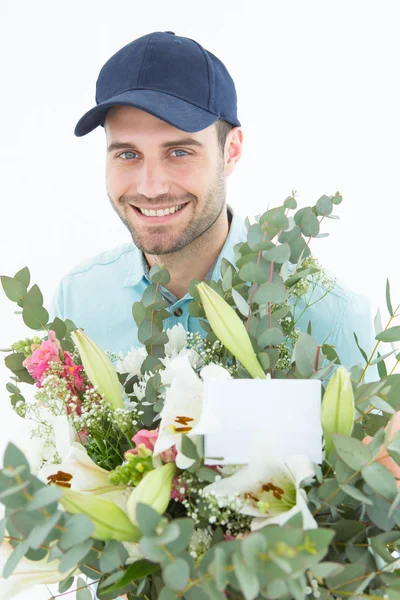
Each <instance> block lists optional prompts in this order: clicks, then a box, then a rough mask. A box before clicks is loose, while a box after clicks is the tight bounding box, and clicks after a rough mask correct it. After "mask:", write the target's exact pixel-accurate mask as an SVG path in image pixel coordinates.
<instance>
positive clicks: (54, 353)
mask: <svg viewBox="0 0 400 600" xmlns="http://www.w3.org/2000/svg"><path fill="white" fill-rule="evenodd" d="M48 338H49V339H48V340H45V341H44V342H42V343H41V344H40V346H39V347H38V348H36V350H34V351H33V352H32V356H31V357H29V358H26V359H25V360H24V362H23V363H22V364H23V366H24V367H25V368H26V369H27V370H28V373H29V375H31V376H32V377H33V379H35V380H36V381H38V382H40V383H41V382H42V380H43V378H44V376H45V374H46V371H47V370H48V368H49V366H50V363H51V362H57V363H59V362H61V359H60V352H62V349H61V344H60V342H59V341H58V340H57V338H56V334H55V332H54V331H52V330H51V329H50V331H49V334H48Z"/></svg>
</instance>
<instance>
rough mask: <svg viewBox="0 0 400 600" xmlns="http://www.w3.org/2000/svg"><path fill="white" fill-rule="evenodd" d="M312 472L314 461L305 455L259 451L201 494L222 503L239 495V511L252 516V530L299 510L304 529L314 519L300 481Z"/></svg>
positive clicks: (309, 525)
mask: <svg viewBox="0 0 400 600" xmlns="http://www.w3.org/2000/svg"><path fill="white" fill-rule="evenodd" d="M313 475H314V468H313V465H312V463H311V462H310V460H309V459H308V458H307V457H306V456H300V455H296V456H290V457H287V458H286V459H285V460H284V461H283V460H281V459H279V458H277V457H275V456H273V455H271V454H269V455H266V454H264V453H263V452H261V453H259V455H258V456H257V457H256V458H253V459H251V461H250V463H249V464H248V465H246V466H245V467H242V468H241V469H239V471H237V472H236V473H235V474H234V475H232V476H230V477H226V478H223V479H220V480H219V481H216V482H214V483H212V484H210V485H208V486H206V487H205V488H204V490H203V494H206V495H207V494H211V495H214V496H216V497H217V498H218V500H219V501H220V502H221V503H223V504H224V503H226V504H229V502H230V501H232V499H233V498H234V497H237V496H239V500H240V501H241V502H242V508H241V509H240V510H239V512H240V513H241V514H244V515H249V516H251V517H254V519H253V521H252V523H251V530H252V531H255V530H257V529H261V527H264V526H265V525H272V524H274V523H276V524H278V525H282V524H283V523H285V522H286V521H288V520H289V519H290V518H291V517H292V516H294V515H295V514H297V513H299V512H300V513H301V514H302V516H303V527H304V529H314V528H316V527H317V523H316V521H315V519H314V517H313V516H312V514H311V512H310V511H309V509H308V506H307V497H306V494H305V492H304V490H302V489H301V488H300V484H301V482H302V481H304V479H307V478H309V477H312V476H313Z"/></svg>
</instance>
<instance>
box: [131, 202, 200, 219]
mask: <svg viewBox="0 0 400 600" xmlns="http://www.w3.org/2000/svg"><path fill="white" fill-rule="evenodd" d="M187 204H189V203H188V202H187V203H186V204H178V205H177V206H170V207H168V208H164V209H147V208H138V207H137V206H133V205H132V204H131V205H130V206H131V207H132V209H133V210H134V211H135V213H136V214H137V215H138V216H139V217H140V218H141V219H144V220H145V221H146V222H148V223H152V222H157V223H161V222H162V223H164V222H165V221H170V220H171V219H173V218H176V216H177V213H179V212H182V210H183V209H184V208H185V206H186V205H187Z"/></svg>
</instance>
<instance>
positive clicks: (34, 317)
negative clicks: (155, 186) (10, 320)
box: [22, 304, 49, 331]
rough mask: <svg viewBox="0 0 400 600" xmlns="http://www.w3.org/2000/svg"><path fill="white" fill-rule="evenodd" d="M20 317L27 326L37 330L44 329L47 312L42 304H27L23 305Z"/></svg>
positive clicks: (47, 318) (47, 317) (47, 316)
mask: <svg viewBox="0 0 400 600" xmlns="http://www.w3.org/2000/svg"><path fill="white" fill-rule="evenodd" d="M22 318H23V320H24V323H25V325H26V326H27V327H29V328H30V329H34V330H35V331H37V330H39V329H45V327H46V324H47V322H48V320H49V313H48V312H47V310H46V309H45V308H43V306H34V305H31V304H28V305H27V306H24V309H23V311H22Z"/></svg>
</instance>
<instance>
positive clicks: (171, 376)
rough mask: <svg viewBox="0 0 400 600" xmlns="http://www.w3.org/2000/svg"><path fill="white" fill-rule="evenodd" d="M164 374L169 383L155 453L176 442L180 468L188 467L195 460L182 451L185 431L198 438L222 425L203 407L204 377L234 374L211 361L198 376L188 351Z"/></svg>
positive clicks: (229, 377)
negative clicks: (187, 353) (191, 363)
mask: <svg viewBox="0 0 400 600" xmlns="http://www.w3.org/2000/svg"><path fill="white" fill-rule="evenodd" d="M162 377H163V383H164V385H166V384H170V385H169V387H168V388H167V390H166V394H165V401H164V407H163V409H162V411H161V413H160V417H161V423H160V426H159V434H158V438H157V441H156V443H155V446H154V456H157V455H158V454H161V452H164V451H165V450H168V448H172V447H173V446H174V445H176V449H177V452H178V454H177V457H176V464H177V466H178V467H179V468H180V469H186V468H188V467H189V466H190V465H191V464H193V462H194V461H193V460H192V459H189V458H187V457H186V456H185V455H184V454H182V452H181V441H182V434H185V435H187V436H188V437H191V438H196V436H198V435H203V434H204V433H207V432H211V431H212V430H215V429H216V428H218V426H219V425H218V423H217V422H216V421H215V419H213V416H212V414H211V412H209V411H204V410H203V380H204V379H206V378H207V377H212V378H214V379H215V378H217V377H221V378H224V379H231V375H230V373H229V372H228V371H227V370H226V369H224V368H223V367H220V366H218V365H208V366H207V367H204V368H203V369H202V370H201V372H200V377H198V376H197V375H196V373H195V372H194V370H193V368H192V366H191V365H190V362H189V358H188V356H187V355H185V356H178V357H177V358H175V359H173V361H171V363H170V365H169V368H168V369H166V370H165V371H163V373H162ZM193 441H194V442H195V439H194V440H193Z"/></svg>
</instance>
